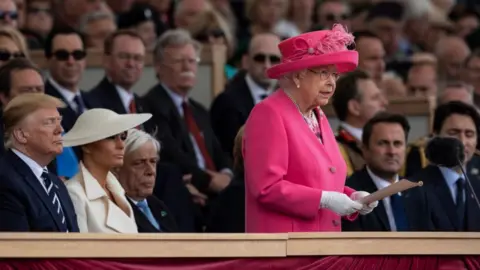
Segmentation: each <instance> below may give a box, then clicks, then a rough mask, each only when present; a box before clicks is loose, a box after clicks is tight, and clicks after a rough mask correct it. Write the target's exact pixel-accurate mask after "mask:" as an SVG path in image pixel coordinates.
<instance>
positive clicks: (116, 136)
mask: <svg viewBox="0 0 480 270" xmlns="http://www.w3.org/2000/svg"><path fill="white" fill-rule="evenodd" d="M127 135H128V134H127V132H126V131H124V132H122V133H120V134H117V135H113V136H110V137H108V138H107V140H116V139H117V138H120V140H121V141H122V142H124V141H125V140H126V139H127Z"/></svg>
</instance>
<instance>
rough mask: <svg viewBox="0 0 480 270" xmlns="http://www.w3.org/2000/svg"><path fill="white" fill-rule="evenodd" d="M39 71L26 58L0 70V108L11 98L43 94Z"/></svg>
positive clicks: (0, 128) (0, 142)
mask: <svg viewBox="0 0 480 270" xmlns="http://www.w3.org/2000/svg"><path fill="white" fill-rule="evenodd" d="M43 92H44V82H43V76H42V74H41V71H40V70H39V69H38V68H37V67H36V66H35V64H33V63H32V62H31V61H30V60H28V59H26V58H15V59H12V60H10V61H8V62H7V63H6V64H5V65H4V66H2V67H1V68H0V101H1V103H2V108H5V107H6V106H7V104H8V103H9V102H10V100H12V99H13V98H15V97H17V96H19V95H21V94H25V93H43ZM2 114H3V110H0V156H1V155H3V154H5V148H4V136H3V135H4V127H3V116H2Z"/></svg>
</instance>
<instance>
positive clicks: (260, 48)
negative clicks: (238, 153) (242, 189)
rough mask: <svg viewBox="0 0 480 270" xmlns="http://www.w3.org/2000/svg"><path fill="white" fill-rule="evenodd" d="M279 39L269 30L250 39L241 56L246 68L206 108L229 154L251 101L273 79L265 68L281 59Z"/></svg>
mask: <svg viewBox="0 0 480 270" xmlns="http://www.w3.org/2000/svg"><path fill="white" fill-rule="evenodd" d="M278 43H280V39H279V38H278V37H277V36H276V35H273V34H259V35H256V36H255V37H253V38H252V40H251V41H250V49H249V52H248V54H246V55H245V56H244V57H243V62H244V65H245V66H246V71H240V72H239V73H238V74H237V75H236V76H235V77H233V78H232V80H231V81H230V82H229V83H228V84H227V86H226V88H225V91H223V92H222V93H221V94H220V95H218V96H217V98H215V100H214V101H213V103H212V107H211V109H210V119H211V121H212V128H213V130H214V131H215V135H216V136H217V138H218V140H219V141H220V144H221V145H222V148H223V150H224V151H225V152H227V153H230V155H232V151H233V141H234V139H235V136H236V135H237V132H238V130H239V129H240V127H241V126H243V125H244V124H245V122H246V121H247V118H248V116H249V115H250V111H251V110H252V109H253V106H255V104H257V103H259V102H260V101H262V100H263V99H264V98H266V97H268V96H269V95H270V94H271V93H272V92H273V91H274V90H275V89H274V87H275V86H276V81H275V80H272V79H269V78H268V77H267V75H266V70H267V69H268V68H269V67H271V66H272V65H275V64H278V63H279V62H280V60H281V54H280V50H279V49H278Z"/></svg>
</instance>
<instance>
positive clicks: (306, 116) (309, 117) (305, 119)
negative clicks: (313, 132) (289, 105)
mask: <svg viewBox="0 0 480 270" xmlns="http://www.w3.org/2000/svg"><path fill="white" fill-rule="evenodd" d="M283 92H284V93H285V94H286V95H287V97H288V98H289V99H290V100H291V101H292V102H293V104H295V107H297V110H298V112H299V113H300V115H301V116H302V117H303V120H304V121H305V123H307V124H308V125H309V126H310V121H312V120H313V110H311V111H310V113H308V115H305V114H303V113H302V110H300V106H298V103H297V102H296V101H295V99H293V97H292V96H291V95H290V94H289V93H288V92H287V91H285V90H283Z"/></svg>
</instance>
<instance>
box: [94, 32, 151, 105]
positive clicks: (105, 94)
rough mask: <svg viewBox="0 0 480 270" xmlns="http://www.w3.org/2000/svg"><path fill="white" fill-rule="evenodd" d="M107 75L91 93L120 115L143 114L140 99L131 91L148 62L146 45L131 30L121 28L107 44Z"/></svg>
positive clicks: (105, 51) (98, 100) (105, 50)
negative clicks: (146, 60) (146, 61)
mask: <svg viewBox="0 0 480 270" xmlns="http://www.w3.org/2000/svg"><path fill="white" fill-rule="evenodd" d="M104 59H105V61H104V68H105V77H104V78H103V79H102V81H100V83H99V84H98V85H97V86H95V87H94V88H93V89H92V90H91V91H90V92H89V95H90V97H91V98H92V99H95V100H96V101H97V102H99V103H100V107H102V108H105V109H109V110H112V111H114V112H116V113H118V114H125V113H141V112H143V106H142V104H141V99H140V98H139V97H138V95H137V94H135V93H133V92H132V87H133V86H134V85H135V83H137V82H138V80H140V77H141V76H142V73H143V67H144V64H145V45H144V42H143V40H142V38H141V37H140V36H139V35H138V34H137V33H136V32H133V31H131V30H118V31H116V32H114V33H113V34H112V35H110V36H109V37H108V38H107V39H106V40H105V44H104Z"/></svg>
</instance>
